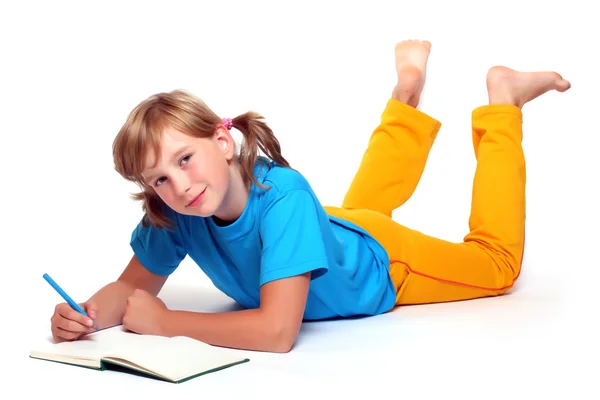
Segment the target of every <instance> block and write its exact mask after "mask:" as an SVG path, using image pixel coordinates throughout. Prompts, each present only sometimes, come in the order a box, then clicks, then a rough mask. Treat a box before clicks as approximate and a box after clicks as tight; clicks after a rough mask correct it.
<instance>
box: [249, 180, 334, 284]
mask: <svg viewBox="0 0 600 400" xmlns="http://www.w3.org/2000/svg"><path fill="white" fill-rule="evenodd" d="M271 190H275V189H271ZM320 210H321V209H320V206H319V204H318V203H317V201H316V199H315V198H314V197H313V196H312V195H311V193H310V192H308V191H306V190H292V191H289V192H287V193H284V194H282V195H278V197H277V198H275V199H274V200H273V201H271V203H270V204H269V205H268V206H267V208H266V210H265V212H264V214H263V216H262V218H261V222H260V227H259V231H260V236H261V240H262V252H261V272H260V285H261V286H262V285H264V284H265V283H267V282H270V281H274V280H277V279H283V278H289V277H292V276H297V275H302V274H304V273H306V272H312V274H311V278H312V279H316V278H318V277H319V276H321V275H323V274H325V273H326V272H327V270H328V257H327V251H326V245H325V240H324V238H323V233H322V231H323V228H324V224H328V223H329V221H328V219H327V218H326V215H325V213H324V211H322V210H321V211H320Z"/></svg>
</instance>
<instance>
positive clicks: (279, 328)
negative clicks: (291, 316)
mask: <svg viewBox="0 0 600 400" xmlns="http://www.w3.org/2000/svg"><path fill="white" fill-rule="evenodd" d="M298 331H299V328H297V327H294V326H286V325H283V324H282V325H279V324H277V325H275V326H274V327H273V329H272V330H271V334H270V335H269V336H270V338H269V339H270V340H269V341H268V342H269V345H268V347H269V349H268V351H269V352H272V353H289V352H290V351H291V350H292V348H293V347H294V344H295V343H296V338H297V337H298Z"/></svg>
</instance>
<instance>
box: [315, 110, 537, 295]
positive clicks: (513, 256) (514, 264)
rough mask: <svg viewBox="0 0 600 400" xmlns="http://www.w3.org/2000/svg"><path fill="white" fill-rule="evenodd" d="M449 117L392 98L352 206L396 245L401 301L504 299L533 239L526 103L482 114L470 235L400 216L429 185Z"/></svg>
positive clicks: (352, 216)
mask: <svg viewBox="0 0 600 400" xmlns="http://www.w3.org/2000/svg"><path fill="white" fill-rule="evenodd" d="M440 127H441V123H440V122H438V121H437V120H435V119H433V118H431V117H430V116H428V115H426V114H424V113H423V112H421V111H419V110H417V109H415V108H412V107H409V106H407V105H405V104H403V103H401V102H399V101H396V100H394V99H390V100H389V101H388V103H387V106H386V108H385V111H384V112H383V114H382V117H381V123H380V124H379V126H378V127H377V128H376V129H375V131H374V132H373V134H372V136H371V138H370V141H369V145H368V148H367V150H366V152H365V154H364V156H363V158H362V161H361V164H360V167H359V169H358V171H357V173H356V176H355V177H354V179H353V181H352V184H351V186H350V189H349V190H348V193H347V194H346V196H345V198H344V201H343V204H342V207H326V211H327V212H328V214H329V215H332V216H336V217H339V218H343V219H346V220H349V221H351V222H353V223H355V224H357V225H358V226H361V227H362V228H363V229H365V230H366V231H368V232H369V233H370V234H371V235H373V236H374V237H375V238H376V239H377V240H378V241H379V242H380V243H381V244H382V245H383V247H384V248H385V249H386V250H387V253H388V255H389V258H390V274H391V277H392V280H393V281H394V284H395V286H396V293H397V295H396V304H397V305H403V304H423V303H435V302H447V301H456V300H466V299H474V298H480V297H487V296H495V295H500V294H503V293H505V292H506V291H507V290H509V289H510V288H511V287H512V286H513V284H514V282H515V281H516V279H517V278H518V276H519V273H520V270H521V262H522V256H523V247H524V237H525V157H524V155H523V149H522V147H521V141H522V114H521V110H520V109H519V108H518V107H515V106H510V105H489V106H483V107H479V108H477V109H475V110H474V111H473V112H472V134H473V146H474V149H475V157H476V159H477V168H476V172H475V177H474V181H473V192H472V196H473V197H472V203H471V215H470V218H469V228H470V232H469V233H468V234H467V235H466V236H465V237H464V240H463V242H461V243H452V242H448V241H445V240H441V239H438V238H435V237H431V236H428V235H425V234H423V233H421V232H418V231H415V230H413V229H409V228H407V227H405V226H402V225H401V224H399V223H397V222H396V221H394V220H393V219H392V211H393V210H394V209H396V208H397V207H400V206H401V205H402V204H403V203H405V202H406V201H407V200H408V198H409V197H410V196H411V195H412V193H413V192H414V190H415V188H416V186H417V183H418V182H419V180H420V178H421V175H422V173H423V170H424V168H425V163H426V161H427V157H428V155H429V152H430V149H431V146H432V145H433V142H434V140H435V138H436V136H437V133H438V131H439V129H440Z"/></svg>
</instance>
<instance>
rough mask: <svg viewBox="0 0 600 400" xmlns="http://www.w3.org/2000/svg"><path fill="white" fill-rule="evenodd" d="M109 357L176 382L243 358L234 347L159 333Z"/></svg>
mask: <svg viewBox="0 0 600 400" xmlns="http://www.w3.org/2000/svg"><path fill="white" fill-rule="evenodd" d="M165 339H166V340H165ZM107 358H109V359H111V358H114V359H117V360H118V359H122V360H126V361H129V362H130V363H133V364H136V365H138V366H140V367H142V368H143V369H146V370H148V371H151V372H153V373H155V374H158V375H161V376H163V377H165V378H167V379H171V380H173V381H178V380H181V379H184V378H187V377H190V376H193V375H196V374H199V373H202V372H206V371H209V370H212V369H215V368H219V367H222V366H225V365H227V364H231V363H235V362H239V361H242V360H244V358H243V357H241V356H240V355H237V354H235V353H234V352H233V351H232V350H231V349H224V348H220V347H214V346H211V345H208V344H206V343H202V342H200V341H197V340H194V339H191V338H187V337H173V338H165V337H158V336H139V337H138V338H136V339H135V340H134V341H132V342H131V343H130V344H129V345H128V346H125V347H120V348H119V351H118V352H114V353H110V354H107Z"/></svg>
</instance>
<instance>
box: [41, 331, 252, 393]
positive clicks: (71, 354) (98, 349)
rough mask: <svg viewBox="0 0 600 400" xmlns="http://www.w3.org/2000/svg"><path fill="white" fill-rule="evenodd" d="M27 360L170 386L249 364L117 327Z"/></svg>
mask: <svg viewBox="0 0 600 400" xmlns="http://www.w3.org/2000/svg"><path fill="white" fill-rule="evenodd" d="M30 357H31V358H37V359H42V360H48V361H56V362H60V363H65V364H71V365H76V366H80V367H88V368H94V369H98V370H105V369H109V366H110V367H112V366H113V365H114V366H117V367H121V368H122V369H124V370H126V371H127V370H129V371H131V372H137V373H141V374H142V375H147V376H151V377H154V378H157V379H162V380H165V381H169V382H173V383H180V382H184V381H186V380H188V379H191V378H195V377H197V376H199V375H203V374H207V373H210V372H215V371H218V370H221V369H224V368H228V367H231V366H233V365H237V364H241V363H244V362H247V361H249V360H248V359H247V358H243V357H240V356H239V355H238V354H235V352H234V351H232V350H231V349H226V348H220V347H215V346H211V345H209V344H206V343H203V342H200V341H198V340H195V339H191V338H188V337H183V336H180V337H171V338H169V337H163V336H152V335H138V334H136V333H131V332H128V331H125V330H123V328H122V327H121V326H118V327H115V328H111V329H108V330H105V331H100V332H94V333H91V334H89V335H87V336H84V337H83V338H81V339H79V340H77V341H73V342H62V343H53V342H49V343H44V344H42V345H41V346H37V347H36V348H35V349H33V350H32V351H31V353H30ZM111 369H112V368H111ZM117 369H118V368H117Z"/></svg>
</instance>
